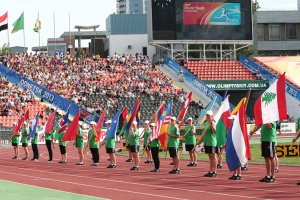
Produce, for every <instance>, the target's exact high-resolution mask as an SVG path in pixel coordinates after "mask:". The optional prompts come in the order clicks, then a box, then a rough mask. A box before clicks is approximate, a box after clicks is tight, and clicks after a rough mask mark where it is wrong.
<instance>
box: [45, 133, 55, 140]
mask: <svg viewBox="0 0 300 200" xmlns="http://www.w3.org/2000/svg"><path fill="white" fill-rule="evenodd" d="M53 138H54V132H53V131H51V132H49V133H45V140H52V139H53Z"/></svg>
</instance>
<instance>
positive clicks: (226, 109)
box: [214, 96, 230, 147]
mask: <svg viewBox="0 0 300 200" xmlns="http://www.w3.org/2000/svg"><path fill="white" fill-rule="evenodd" d="M228 117H230V105H229V100H228V96H227V97H226V99H225V100H224V101H223V102H222V103H221V106H220V108H219V110H218V112H217V114H216V115H215V118H214V120H215V121H216V123H217V125H216V137H217V147H220V146H222V145H224V144H225V142H226V133H227V131H228V129H229V127H230V123H229V120H228Z"/></svg>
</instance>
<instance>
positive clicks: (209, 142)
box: [203, 122, 217, 147]
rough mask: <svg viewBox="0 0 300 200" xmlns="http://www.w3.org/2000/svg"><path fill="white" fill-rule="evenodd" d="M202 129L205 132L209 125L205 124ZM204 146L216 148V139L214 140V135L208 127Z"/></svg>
mask: <svg viewBox="0 0 300 200" xmlns="http://www.w3.org/2000/svg"><path fill="white" fill-rule="evenodd" d="M203 126H204V129H203V130H206V128H207V127H208V126H210V124H209V123H208V122H206V123H205V124H204V125H203ZM203 143H204V146H211V147H216V146H217V138H216V134H215V133H214V132H213V131H212V128H211V127H209V128H208V129H207V131H206V133H205V135H204V142H203Z"/></svg>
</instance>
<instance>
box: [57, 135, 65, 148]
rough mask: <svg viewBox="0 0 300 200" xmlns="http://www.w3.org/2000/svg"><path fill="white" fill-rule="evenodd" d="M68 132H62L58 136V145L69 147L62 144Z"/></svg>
mask: <svg viewBox="0 0 300 200" xmlns="http://www.w3.org/2000/svg"><path fill="white" fill-rule="evenodd" d="M65 133H66V132H62V133H61V134H56V138H57V140H58V145H62V146H67V143H66V142H62V139H63V137H64V135H65Z"/></svg>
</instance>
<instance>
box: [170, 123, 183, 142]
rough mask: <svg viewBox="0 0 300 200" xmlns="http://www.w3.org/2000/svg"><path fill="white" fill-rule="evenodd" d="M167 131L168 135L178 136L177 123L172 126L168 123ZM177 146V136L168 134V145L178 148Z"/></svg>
mask: <svg viewBox="0 0 300 200" xmlns="http://www.w3.org/2000/svg"><path fill="white" fill-rule="evenodd" d="M169 133H170V135H178V136H180V132H179V128H178V126H177V124H175V125H174V126H173V125H170V127H169ZM178 146H179V138H175V137H172V136H169V138H168V147H171V148H178Z"/></svg>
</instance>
